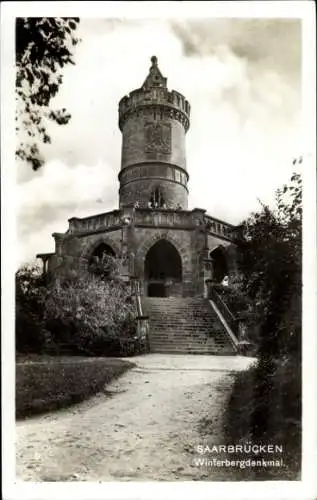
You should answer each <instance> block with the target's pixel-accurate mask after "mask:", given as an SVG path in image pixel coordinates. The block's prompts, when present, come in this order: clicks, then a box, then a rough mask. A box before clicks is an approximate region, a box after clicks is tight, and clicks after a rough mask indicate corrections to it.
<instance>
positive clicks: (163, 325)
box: [142, 297, 236, 355]
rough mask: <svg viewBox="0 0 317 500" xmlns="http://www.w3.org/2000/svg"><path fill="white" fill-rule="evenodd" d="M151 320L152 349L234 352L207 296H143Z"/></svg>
mask: <svg viewBox="0 0 317 500" xmlns="http://www.w3.org/2000/svg"><path fill="white" fill-rule="evenodd" d="M142 306H143V311H144V314H146V315H148V316H149V320H150V334H149V341H150V349H151V352H161V353H174V354H176V353H178V354H217V355H228V354H235V353H236V351H235V349H234V348H233V346H232V343H231V340H230V338H229V336H228V333H227V331H226V329H225V327H224V326H223V324H222V322H221V321H220V319H219V318H218V316H217V314H216V313H215V311H214V310H213V308H212V307H211V305H210V303H209V301H208V299H203V298H200V297H188V298H187V297H186V298H182V297H168V298H165V297H164V298H161V297H143V298H142Z"/></svg>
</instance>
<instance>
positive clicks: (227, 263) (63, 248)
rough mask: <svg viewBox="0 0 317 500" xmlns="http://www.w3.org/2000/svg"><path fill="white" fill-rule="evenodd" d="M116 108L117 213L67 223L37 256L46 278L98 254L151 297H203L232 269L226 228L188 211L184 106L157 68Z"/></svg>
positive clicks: (196, 210)
mask: <svg viewBox="0 0 317 500" xmlns="http://www.w3.org/2000/svg"><path fill="white" fill-rule="evenodd" d="M151 63H152V64H151V67H150V70H149V74H148V75H147V77H146V79H145V81H144V83H143V85H142V86H141V87H140V88H139V89H136V90H133V91H131V92H130V93H129V95H127V96H125V97H123V98H122V99H121V100H120V102H119V128H120V130H121V132H122V158H121V166H120V169H119V182H120V188H119V208H117V209H115V210H112V211H110V212H106V213H99V214H96V215H92V216H89V217H83V218H78V217H72V218H70V219H69V228H68V230H67V231H66V232H65V233H54V234H53V237H54V239H55V251H54V252H52V253H50V254H38V257H39V258H41V259H42V261H43V267H44V272H48V273H50V274H51V275H54V274H55V275H57V274H63V272H64V269H65V268H68V267H71V268H74V267H75V268H77V269H79V270H83V271H87V270H89V269H90V267H89V266H90V263H91V262H92V259H94V258H95V257H100V256H101V255H103V254H104V253H109V254H111V255H114V256H117V257H120V260H121V261H122V262H124V267H123V269H122V276H123V277H124V278H125V279H127V280H129V279H130V278H131V277H132V276H133V277H134V278H137V279H138V280H139V283H140V290H141V293H142V295H144V296H149V297H184V298H185V297H194V296H200V297H202V296H203V295H204V294H205V293H206V283H207V280H208V279H211V277H212V278H213V279H215V280H216V281H218V282H220V281H221V280H222V279H223V277H224V276H226V275H227V274H232V273H233V272H234V269H235V245H234V242H233V237H232V230H233V229H234V228H233V226H232V225H231V224H228V223H227V222H224V221H221V220H219V219H215V218H214V217H211V216H210V215H207V213H206V210H204V209H202V208H193V209H191V210H189V209H188V203H187V198H188V179H189V175H188V173H187V166H186V152H185V137H186V133H187V131H188V129H189V125H190V105H189V103H188V101H187V100H186V99H185V97H184V96H183V95H182V94H180V93H179V92H176V91H175V90H172V91H169V90H168V88H167V79H166V78H165V77H164V76H163V75H162V73H161V71H160V70H159V68H158V63H157V58H156V57H155V56H153V57H152V58H151Z"/></svg>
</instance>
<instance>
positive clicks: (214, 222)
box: [204, 215, 234, 239]
mask: <svg viewBox="0 0 317 500" xmlns="http://www.w3.org/2000/svg"><path fill="white" fill-rule="evenodd" d="M204 220H205V223H206V224H207V227H208V230H209V231H210V232H211V233H214V234H219V235H221V236H224V237H225V238H229V239H232V238H233V230H234V226H233V225H231V224H227V223H226V222H222V221H220V220H218V219H214V218H213V217H211V216H210V215H205V216H204Z"/></svg>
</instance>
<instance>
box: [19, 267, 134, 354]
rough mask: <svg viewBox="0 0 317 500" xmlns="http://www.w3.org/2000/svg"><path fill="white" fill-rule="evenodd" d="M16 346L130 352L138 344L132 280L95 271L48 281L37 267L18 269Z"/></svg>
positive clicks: (69, 351)
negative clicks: (45, 280) (129, 283)
mask: <svg viewBox="0 0 317 500" xmlns="http://www.w3.org/2000/svg"><path fill="white" fill-rule="evenodd" d="M16 297H17V298H16V301H17V307H16V311H17V314H16V348H17V351H18V352H33V353H41V352H47V353H50V354H55V355H59V354H62V353H65V354H66V353H67V354H75V355H78V354H85V355H89V356H93V355H97V356H100V355H104V356H105V355H107V356H121V355H132V354H134V353H135V352H138V350H139V348H138V345H137V340H136V339H135V334H136V321H135V310H134V304H133V301H132V297H131V294H130V286H129V285H128V284H126V283H123V282H122V281H120V280H118V279H113V278H111V279H104V277H102V278H101V277H100V276H96V275H95V274H93V273H86V274H84V273H82V274H80V275H78V273H76V272H72V273H70V272H68V273H65V276H64V279H63V280H54V281H51V282H50V283H44V282H43V278H42V277H41V274H40V271H39V269H37V268H31V267H28V268H23V269H22V270H20V271H18V273H17V296H16Z"/></svg>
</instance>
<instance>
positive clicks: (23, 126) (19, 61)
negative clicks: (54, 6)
mask: <svg viewBox="0 0 317 500" xmlns="http://www.w3.org/2000/svg"><path fill="white" fill-rule="evenodd" d="M78 23H79V19H78V18H39V17H32V18H29V17H23V18H17V20H16V101H17V103H16V104H17V106H16V111H17V112H16V131H17V132H19V133H21V134H22V135H24V136H25V135H26V140H24V139H23V141H22V142H20V144H19V145H18V147H17V150H16V155H17V157H18V158H20V159H22V160H24V161H26V162H28V163H30V164H31V165H32V167H33V169H34V170H37V169H38V168H39V167H41V166H42V165H43V158H42V156H41V154H40V150H39V146H38V143H39V142H43V143H50V142H51V137H50V135H49V134H48V132H47V129H46V124H47V123H48V121H49V120H51V121H54V122H55V123H57V124H59V125H64V124H66V123H68V122H69V120H70V118H71V115H70V114H69V113H68V112H67V111H66V109H65V108H63V109H59V110H51V109H49V105H50V102H51V99H52V98H53V97H55V96H56V94H57V92H58V90H59V87H60V85H61V84H62V82H63V75H62V70H63V68H64V66H66V65H68V64H74V60H73V54H72V48H73V47H74V46H75V45H76V44H77V43H78V41H79V40H78V38H77V37H76V36H75V31H76V29H77V26H78Z"/></svg>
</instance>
